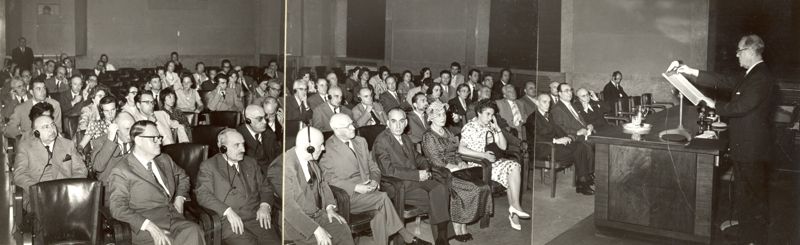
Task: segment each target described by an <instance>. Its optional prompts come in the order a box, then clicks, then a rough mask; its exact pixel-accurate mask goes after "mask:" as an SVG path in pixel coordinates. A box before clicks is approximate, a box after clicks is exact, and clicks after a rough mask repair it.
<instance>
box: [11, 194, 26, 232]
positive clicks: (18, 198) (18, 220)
mask: <svg viewBox="0 0 800 245" xmlns="http://www.w3.org/2000/svg"><path fill="white" fill-rule="evenodd" d="M22 193H23V189H22V187H19V186H16V185H15V186H14V223H15V224H14V225H16V226H17V227H21V225H22V224H23V223H24V221H25V219H24V218H25V217H22V209H23V205H25V204H24V201H23V200H22Z"/></svg>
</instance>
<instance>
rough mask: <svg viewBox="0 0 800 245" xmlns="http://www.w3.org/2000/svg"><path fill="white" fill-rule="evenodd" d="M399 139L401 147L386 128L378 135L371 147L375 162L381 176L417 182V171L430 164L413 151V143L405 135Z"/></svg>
mask: <svg viewBox="0 0 800 245" xmlns="http://www.w3.org/2000/svg"><path fill="white" fill-rule="evenodd" d="M401 139H402V140H403V144H402V145H400V142H399V141H397V138H395V137H394V135H392V131H391V130H390V129H388V128H387V129H386V130H384V131H383V132H381V133H380V134H378V137H376V138H375V143H374V144H373V146H372V150H373V152H374V154H375V160H376V161H377V162H378V165H379V166H380V167H381V174H382V175H383V176H391V177H395V178H398V179H402V180H411V181H419V180H420V179H419V170H420V169H425V168H427V167H429V165H430V164H429V163H428V160H427V159H425V158H424V157H423V156H421V155H419V153H417V151H416V150H414V142H412V141H411V139H410V138H409V137H408V136H407V135H402V136H401Z"/></svg>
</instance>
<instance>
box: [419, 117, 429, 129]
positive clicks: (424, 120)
mask: <svg viewBox="0 0 800 245" xmlns="http://www.w3.org/2000/svg"><path fill="white" fill-rule="evenodd" d="M420 119H422V128H424V129H428V125H427V122H428V116H427V115H425V113H423V114H422V116H420Z"/></svg>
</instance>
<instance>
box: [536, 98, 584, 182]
mask: <svg viewBox="0 0 800 245" xmlns="http://www.w3.org/2000/svg"><path fill="white" fill-rule="evenodd" d="M536 108H537V110H536V112H534V113H531V115H530V116H528V119H527V120H526V121H525V128H527V130H526V131H527V139H528V140H529V141H533V140H534V139H536V141H537V142H551V143H553V147H555V148H556V160H558V161H574V163H575V175H577V176H578V183H577V184H576V186H575V192H577V193H581V194H584V195H593V194H594V190H592V187H591V185H592V177H591V175H592V173H593V172H594V164H593V162H592V158H593V157H594V156H593V153H592V148H591V147H590V146H589V145H587V144H585V143H584V142H579V141H576V140H575V139H574V138H573V137H572V136H570V135H567V134H566V133H564V131H563V130H561V128H560V127H558V125H556V124H555V123H554V122H553V120H552V119H550V116H549V115H550V114H549V113H548V111H549V110H550V96H549V95H547V94H541V95H539V96H538V97H537V100H536ZM528 147H529V150H530V151H531V152H536V157H537V158H538V159H544V158H548V159H549V156H550V148H549V147H547V146H546V145H540V144H528ZM553 174H555V173H553Z"/></svg>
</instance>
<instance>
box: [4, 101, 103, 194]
mask: <svg viewBox="0 0 800 245" xmlns="http://www.w3.org/2000/svg"><path fill="white" fill-rule="evenodd" d="M33 130H34V135H36V137H30V138H26V139H23V140H22V141H21V142H20V143H19V144H18V147H17V154H16V155H15V157H14V185H17V186H19V187H22V189H23V190H24V192H23V195H24V197H23V200H25V208H26V209H27V208H28V200H29V198H27V194H28V188H29V187H30V186H31V185H34V184H36V183H39V182H42V181H48V180H57V179H68V178H85V177H86V175H87V173H88V172H87V170H86V165H84V164H83V159H82V158H81V155H80V154H78V151H77V149H75V143H74V142H72V140H69V139H65V138H60V137H59V136H58V131H56V124H55V122H53V118H52V117H51V116H50V115H41V116H38V117H36V118H34V119H33Z"/></svg>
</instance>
